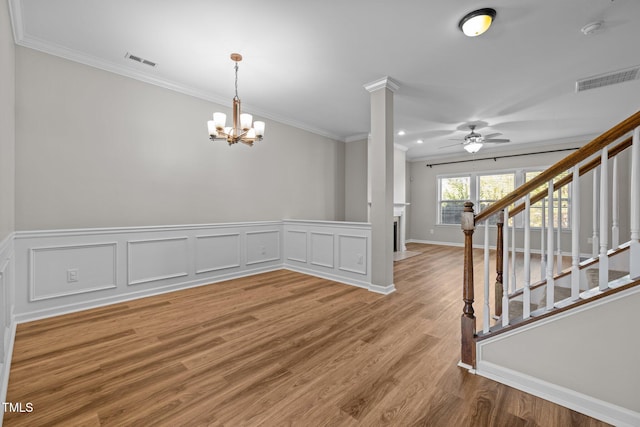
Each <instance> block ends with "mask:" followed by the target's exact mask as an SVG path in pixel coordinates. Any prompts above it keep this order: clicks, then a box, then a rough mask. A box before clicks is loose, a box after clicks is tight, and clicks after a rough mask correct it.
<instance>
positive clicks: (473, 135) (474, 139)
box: [440, 125, 511, 154]
mask: <svg viewBox="0 0 640 427" xmlns="http://www.w3.org/2000/svg"><path fill="white" fill-rule="evenodd" d="M469 129H471V132H470V133H469V134H467V135H465V137H464V140H463V141H462V147H463V148H464V149H465V150H467V152H469V153H472V154H473V153H477V152H478V151H479V150H480V149H481V148H482V146H483V145H484V144H485V143H489V144H502V143H505V142H511V140H510V139H505V138H495V137H496V136H500V135H502V134H501V133H492V134H489V135H487V136H482V135H480V134H479V133H477V132H476V131H475V129H476V125H469ZM454 145H458V144H453V145H445V146H444V147H440V148H446V147H453V146H454Z"/></svg>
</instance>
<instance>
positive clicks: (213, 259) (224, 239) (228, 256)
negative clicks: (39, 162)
mask: <svg viewBox="0 0 640 427" xmlns="http://www.w3.org/2000/svg"><path fill="white" fill-rule="evenodd" d="M240 262H241V261H240V233H228V234H212V235H208V236H196V274H202V273H208V272H211V271H217V270H225V269H230V268H239V267H240Z"/></svg>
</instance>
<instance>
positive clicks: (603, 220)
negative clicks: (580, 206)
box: [598, 147, 609, 291]
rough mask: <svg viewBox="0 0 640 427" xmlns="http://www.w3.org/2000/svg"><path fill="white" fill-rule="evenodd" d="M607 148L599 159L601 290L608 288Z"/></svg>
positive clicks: (599, 281)
mask: <svg viewBox="0 0 640 427" xmlns="http://www.w3.org/2000/svg"><path fill="white" fill-rule="evenodd" d="M607 203H609V150H608V149H607V147H604V148H603V149H602V155H601V159H600V255H599V256H598V269H599V275H598V285H599V286H598V287H599V288H600V290H601V291H604V290H605V289H608V288H609V256H608V255H607V249H608V248H607V246H608V244H609V224H608V222H609V210H608V206H607Z"/></svg>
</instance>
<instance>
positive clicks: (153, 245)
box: [127, 236, 189, 285]
mask: <svg viewBox="0 0 640 427" xmlns="http://www.w3.org/2000/svg"><path fill="white" fill-rule="evenodd" d="M187 240H188V237H186V236H185V237H171V238H164V239H148V240H134V241H129V242H128V249H127V254H128V258H129V262H128V267H129V268H128V284H129V285H138V284H140V283H147V282H156V281H158V280H165V279H174V278H176V277H184V276H188V275H189V259H188V254H187V250H188V248H187Z"/></svg>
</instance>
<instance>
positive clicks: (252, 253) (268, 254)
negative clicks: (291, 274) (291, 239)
mask: <svg viewBox="0 0 640 427" xmlns="http://www.w3.org/2000/svg"><path fill="white" fill-rule="evenodd" d="M278 260H280V230H277V229H276V230H264V231H248V232H247V265H252V264H260V263H264V262H269V261H278Z"/></svg>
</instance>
